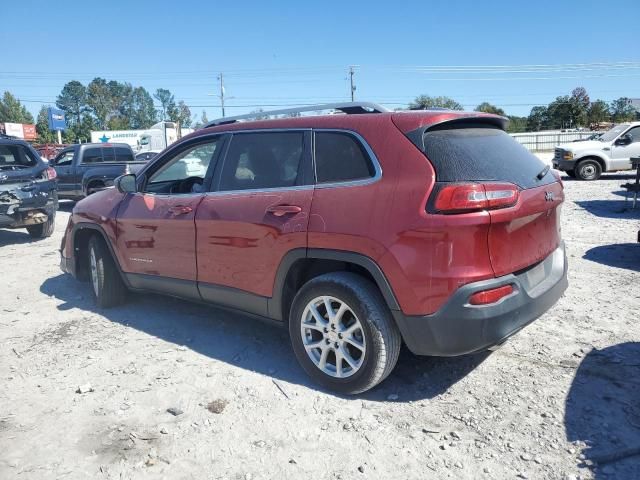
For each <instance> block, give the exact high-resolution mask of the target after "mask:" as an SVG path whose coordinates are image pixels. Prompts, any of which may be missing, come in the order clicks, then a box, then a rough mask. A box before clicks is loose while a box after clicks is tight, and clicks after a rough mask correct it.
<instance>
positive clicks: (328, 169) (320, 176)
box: [315, 132, 375, 183]
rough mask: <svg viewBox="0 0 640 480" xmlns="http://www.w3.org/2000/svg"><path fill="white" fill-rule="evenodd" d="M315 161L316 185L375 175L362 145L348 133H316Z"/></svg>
mask: <svg viewBox="0 0 640 480" xmlns="http://www.w3.org/2000/svg"><path fill="white" fill-rule="evenodd" d="M315 160H316V178H317V181H318V183H331V182H345V181H353V180H362V179H366V178H371V177H373V176H374V175H375V168H374V167H373V163H372V161H371V159H370V158H369V155H368V154H367V152H366V150H365V149H364V147H363V145H362V144H361V143H360V142H359V141H358V140H357V139H356V138H355V137H354V136H353V135H351V134H349V133H343V132H316V143H315Z"/></svg>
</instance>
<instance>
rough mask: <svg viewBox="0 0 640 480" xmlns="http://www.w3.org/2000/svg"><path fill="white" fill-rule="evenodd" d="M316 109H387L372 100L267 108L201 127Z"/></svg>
mask: <svg viewBox="0 0 640 480" xmlns="http://www.w3.org/2000/svg"><path fill="white" fill-rule="evenodd" d="M318 110H338V111H340V112H342V113H346V114H349V115H354V114H360V113H383V112H388V111H389V110H387V109H386V108H384V107H382V106H380V105H378V104H377V103H372V102H346V103H324V104H320V105H306V106H303V107H296V108H285V109H282V110H269V111H267V112H253V113H247V114H245V115H236V116H234V117H222V118H218V119H216V120H212V121H210V122H208V123H206V124H205V125H204V127H202V128H207V127H215V126H218V125H226V124H228V123H235V122H237V121H239V120H249V119H252V118H256V117H263V116H265V115H288V114H292V113H302V112H315V111H318Z"/></svg>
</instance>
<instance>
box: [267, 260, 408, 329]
mask: <svg viewBox="0 0 640 480" xmlns="http://www.w3.org/2000/svg"><path fill="white" fill-rule="evenodd" d="M339 271H350V272H355V273H358V274H360V275H362V276H363V277H365V278H368V279H369V280H371V281H372V282H373V283H374V284H375V285H376V286H377V287H378V289H379V290H380V292H381V293H382V296H383V298H384V300H385V303H386V304H387V306H388V307H389V309H390V310H392V311H394V310H400V305H399V304H398V301H397V299H396V296H395V294H394V293H393V290H392V288H391V285H390V283H389V281H388V280H387V278H386V277H385V275H384V273H383V272H382V270H381V268H380V266H379V265H378V264H377V263H376V262H375V261H374V260H373V259H372V258H370V257H367V256H366V255H362V254H359V253H355V252H347V251H343V250H331V249H320V248H309V249H306V248H298V249H294V250H291V251H289V252H288V253H287V254H286V255H285V256H284V258H283V259H282V261H281V262H280V265H279V267H278V271H277V272H276V278H275V281H274V288H273V296H272V297H271V299H269V305H268V308H269V316H270V317H271V318H273V319H274V320H278V321H282V322H285V323H286V322H287V321H288V316H289V310H290V309H291V304H292V302H293V298H294V297H295V294H296V293H297V291H298V290H299V288H300V287H301V286H302V285H303V284H304V283H306V282H307V281H309V280H311V279H312V278H314V277H317V276H319V275H322V274H325V273H330V272H339Z"/></svg>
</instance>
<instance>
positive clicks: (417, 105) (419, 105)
mask: <svg viewBox="0 0 640 480" xmlns="http://www.w3.org/2000/svg"><path fill="white" fill-rule="evenodd" d="M432 108H446V109H448V110H464V108H463V107H462V105H461V104H459V103H458V102H456V101H455V100H453V99H452V98H449V97H430V96H428V95H420V96H419V97H416V98H415V100H414V101H413V102H411V103H410V104H409V109H410V110H429V109H432Z"/></svg>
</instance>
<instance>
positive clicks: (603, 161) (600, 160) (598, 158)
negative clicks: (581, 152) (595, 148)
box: [576, 154, 607, 172]
mask: <svg viewBox="0 0 640 480" xmlns="http://www.w3.org/2000/svg"><path fill="white" fill-rule="evenodd" d="M584 160H595V161H596V162H598V164H599V165H600V168H602V171H603V172H606V171H607V160H606V159H605V158H603V157H601V156H600V155H595V154H588V155H585V156H583V157H580V158H577V159H576V167H577V166H578V165H579V164H580V162H582V161H584Z"/></svg>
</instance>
